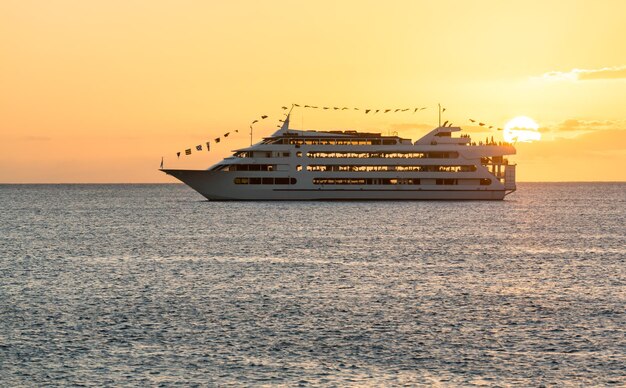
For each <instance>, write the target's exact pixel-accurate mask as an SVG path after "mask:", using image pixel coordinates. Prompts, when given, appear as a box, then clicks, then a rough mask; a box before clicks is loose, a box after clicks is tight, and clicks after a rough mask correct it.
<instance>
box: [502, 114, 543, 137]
mask: <svg viewBox="0 0 626 388" xmlns="http://www.w3.org/2000/svg"><path fill="white" fill-rule="evenodd" d="M538 129H539V125H538V124H537V123H536V122H535V121H534V120H533V119H531V118H530V117H526V116H517V117H515V118H513V119H511V120H510V121H509V122H507V123H506V125H505V126H504V133H503V135H504V140H506V141H508V142H509V143H515V142H528V143H530V142H532V141H536V140H541V133H539V131H538Z"/></svg>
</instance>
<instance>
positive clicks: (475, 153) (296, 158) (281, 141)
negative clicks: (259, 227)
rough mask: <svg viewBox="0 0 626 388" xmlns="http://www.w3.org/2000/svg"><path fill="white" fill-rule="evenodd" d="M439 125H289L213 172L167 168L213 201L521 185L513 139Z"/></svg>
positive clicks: (496, 193)
mask: <svg viewBox="0 0 626 388" xmlns="http://www.w3.org/2000/svg"><path fill="white" fill-rule="evenodd" d="M460 131H461V128H459V127H445V126H443V127H442V126H440V127H437V128H435V129H433V130H432V131H430V132H429V133H428V134H426V135H425V136H423V137H422V138H420V139H419V140H417V141H415V142H413V141H412V140H410V139H404V138H401V137H399V136H383V135H381V134H380V133H362V132H356V131H303V130H294V129H289V116H288V117H287V119H286V120H285V123H284V124H283V126H282V127H281V128H280V129H279V130H278V131H276V132H275V133H274V134H273V135H272V136H269V137H266V138H264V139H263V140H262V141H260V142H258V143H256V144H254V145H252V146H250V147H246V148H241V149H238V150H235V151H234V154H233V155H232V156H230V157H227V158H225V159H224V160H222V161H221V162H219V163H217V164H215V165H213V166H211V167H210V168H209V169H207V170H178V169H176V170H174V169H163V170H162V171H163V172H165V173H167V174H170V175H172V176H174V177H176V178H178V179H179V180H181V181H182V182H184V183H185V184H187V185H188V186H190V187H191V188H193V189H194V190H196V191H197V192H199V193H200V194H202V195H203V196H205V197H206V198H207V199H209V200H400V199H406V200H411V199H413V200H417V199H455V200H456V199H487V200H501V199H503V198H504V197H505V195H506V194H509V193H511V192H513V191H515V167H516V166H515V165H514V164H511V163H509V161H508V159H507V158H505V156H506V155H512V154H515V148H514V147H513V145H512V144H509V143H502V142H500V143H497V142H494V141H487V142H485V143H482V142H480V143H478V144H476V143H473V142H472V141H471V139H470V137H469V136H468V135H460V136H455V135H456V134H457V133H458V132H460Z"/></svg>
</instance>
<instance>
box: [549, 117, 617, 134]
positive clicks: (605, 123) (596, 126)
mask: <svg viewBox="0 0 626 388" xmlns="http://www.w3.org/2000/svg"><path fill="white" fill-rule="evenodd" d="M624 128H626V123H625V122H624V120H578V119H568V120H565V121H563V122H562V123H559V124H558V125H556V126H554V127H553V128H552V129H554V130H556V131H563V132H572V131H599V130H606V129H624Z"/></svg>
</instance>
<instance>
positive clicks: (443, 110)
mask: <svg viewBox="0 0 626 388" xmlns="http://www.w3.org/2000/svg"><path fill="white" fill-rule="evenodd" d="M437 105H438V106H439V126H440V127H441V114H442V113H443V112H445V111H446V108H443V109H441V104H437ZM446 123H447V121H446ZM444 125H445V124H444Z"/></svg>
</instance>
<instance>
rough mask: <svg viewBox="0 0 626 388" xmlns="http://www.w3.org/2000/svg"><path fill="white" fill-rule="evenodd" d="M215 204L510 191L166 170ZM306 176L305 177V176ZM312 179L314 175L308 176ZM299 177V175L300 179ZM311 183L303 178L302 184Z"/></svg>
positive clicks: (497, 195)
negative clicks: (252, 181)
mask: <svg viewBox="0 0 626 388" xmlns="http://www.w3.org/2000/svg"><path fill="white" fill-rule="evenodd" d="M162 171H163V172H165V173H167V174H169V175H172V176H173V177H175V178H177V179H179V180H180V181H182V182H184V183H185V184H186V185H188V186H189V187H191V188H193V189H194V190H196V191H197V192H198V193H200V194H202V195H203V196H204V197H205V198H207V199H209V200H212V201H314V200H365V201H366V200H502V199H504V196H505V195H506V193H507V190H504V188H502V189H498V188H489V187H462V186H456V187H450V188H445V189H442V188H441V186H437V185H429V186H427V185H422V186H420V187H419V188H406V187H402V186H396V187H389V186H385V185H379V186H377V185H367V186H365V185H363V186H358V185H356V186H355V187H349V188H346V187H334V186H335V185H322V187H316V186H313V185H307V184H305V183H302V184H295V185H283V186H281V185H273V186H269V185H268V186H263V185H258V186H253V185H236V184H234V183H233V178H232V175H231V174H227V175H229V176H225V174H224V173H222V172H212V171H207V170H167V169H164V170H162ZM302 175H305V174H302ZM307 175H310V174H307ZM296 176H297V175H296ZM306 181H310V179H305V178H304V177H302V178H301V179H298V182H306Z"/></svg>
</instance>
